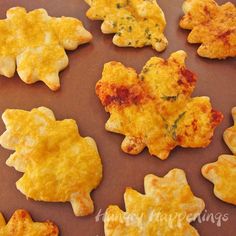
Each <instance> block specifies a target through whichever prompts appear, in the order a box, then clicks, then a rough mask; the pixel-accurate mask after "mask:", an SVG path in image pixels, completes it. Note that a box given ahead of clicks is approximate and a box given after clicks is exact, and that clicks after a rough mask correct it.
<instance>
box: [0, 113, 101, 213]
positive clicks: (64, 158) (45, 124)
mask: <svg viewBox="0 0 236 236" xmlns="http://www.w3.org/2000/svg"><path fill="white" fill-rule="evenodd" d="M3 120H4V122H5V124H6V127H7V131H6V132H5V133H4V134H3V135H2V136H1V138H0V143H1V145H2V146H4V147H6V148H9V149H13V150H15V153H14V154H12V155H11V156H10V158H9V159H8V160H7V165H9V166H13V167H14V168H15V169H16V170H18V171H21V172H24V175H23V177H22V178H21V179H20V180H18V181H17V183H16V186H17V188H18V189H19V190H20V191H21V192H22V193H23V194H25V195H26V196H27V197H30V198H32V199H34V200H40V201H51V202H66V201H71V204H72V207H73V210H74V213H75V215H87V214H90V213H92V212H93V202H92V200H91V198H90V192H91V191H92V189H94V188H96V187H97V186H98V184H99V183H100V180H101V178H102V165H101V160H100V157H99V154H98V151H97V147H96V144H95V142H94V140H93V139H92V138H90V137H86V138H82V137H81V136H80V135H79V134H78V128H77V125H76V123H75V121H74V120H69V119H68V120H63V121H56V120H55V118H54V115H53V113H52V111H50V110H49V109H47V108H37V109H33V110H32V111H31V112H27V111H22V110H6V111H5V112H4V114H3Z"/></svg>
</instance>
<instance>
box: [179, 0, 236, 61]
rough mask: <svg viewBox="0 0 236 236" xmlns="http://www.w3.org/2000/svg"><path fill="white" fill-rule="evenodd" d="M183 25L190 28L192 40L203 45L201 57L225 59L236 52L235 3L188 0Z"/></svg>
mask: <svg viewBox="0 0 236 236" xmlns="http://www.w3.org/2000/svg"><path fill="white" fill-rule="evenodd" d="M183 11H184V14H185V15H184V16H183V18H182V19H181V21H180V27H181V28H183V29H188V30H191V33H190V34H189V35H188V42H189V43H198V44H201V46H200V47H199V48H198V50H197V52H198V54H199V55H200V56H202V57H208V58H219V59H224V58H226V57H235V56H236V7H235V5H234V4H233V3H231V2H227V3H225V4H223V5H221V6H220V5H218V4H217V2H216V1H214V0H185V1H184V3H183Z"/></svg>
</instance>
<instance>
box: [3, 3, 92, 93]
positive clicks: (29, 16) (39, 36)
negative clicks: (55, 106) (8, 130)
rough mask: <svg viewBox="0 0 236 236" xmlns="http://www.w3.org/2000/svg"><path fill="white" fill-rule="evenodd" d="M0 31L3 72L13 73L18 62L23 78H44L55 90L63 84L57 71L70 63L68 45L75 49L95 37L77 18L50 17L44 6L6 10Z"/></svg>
mask: <svg viewBox="0 0 236 236" xmlns="http://www.w3.org/2000/svg"><path fill="white" fill-rule="evenodd" d="M0 34H1V37H0V74H2V75H5V76H7V77H12V76H13V75H14V73H15V69H16V65H15V63H16V62H17V72H18V74H19V76H20V78H21V79H22V80H23V81H24V82H26V83H29V84H31V83H34V82H36V81H38V80H41V81H43V82H45V83H46V84H47V86H48V87H49V88H50V89H52V90H56V89H58V88H59V87H60V81H59V77H58V73H59V72H60V71H61V70H62V69H64V68H65V67H66V66H67V65H68V58H67V55H66V53H65V49H67V50H74V49H76V48H77V47H78V45H80V44H83V43H86V42H89V41H90V40H91V38H92V36H91V34H90V33H89V32H88V31H86V30H85V29H84V27H83V25H82V23H81V22H80V21H79V20H77V19H75V18H70V17H61V18H54V17H50V16H48V14H47V12H46V10H44V9H37V10H34V11H31V12H28V13H27V12H26V10H25V9H24V8H21V7H15V8H11V9H9V10H8V11H7V19H5V20H0Z"/></svg>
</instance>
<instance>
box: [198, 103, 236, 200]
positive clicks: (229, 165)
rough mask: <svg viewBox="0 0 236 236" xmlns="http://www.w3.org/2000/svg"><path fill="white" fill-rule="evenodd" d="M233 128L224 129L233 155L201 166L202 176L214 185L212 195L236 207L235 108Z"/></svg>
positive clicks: (233, 110) (224, 156)
mask: <svg viewBox="0 0 236 236" xmlns="http://www.w3.org/2000/svg"><path fill="white" fill-rule="evenodd" d="M232 115H233V119H234V126H232V127H231V128H228V129H226V131H225V132H224V140H225V142H226V144H227V145H228V147H229V148H230V149H231V151H232V152H233V154H234V155H221V156H219V158H218V160H217V161H216V162H213V163H209V164H206V165H204V166H203V168H202V174H203V176H204V177H205V178H206V179H208V180H209V181H211V182H212V183H213V184H214V194H215V195H216V197H218V198H219V199H221V200H222V201H224V202H227V203H231V204H234V205H236V107H234V108H233V109H232Z"/></svg>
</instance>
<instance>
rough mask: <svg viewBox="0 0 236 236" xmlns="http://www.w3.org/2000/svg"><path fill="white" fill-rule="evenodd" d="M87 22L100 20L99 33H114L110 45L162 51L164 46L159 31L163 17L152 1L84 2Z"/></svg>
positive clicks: (112, 0) (113, 0)
mask: <svg viewBox="0 0 236 236" xmlns="http://www.w3.org/2000/svg"><path fill="white" fill-rule="evenodd" d="M85 1H86V2H87V3H88V4H89V5H90V9H89V10H88V11H87V16H88V18H89V19H91V20H102V21H103V24H102V26H101V29H102V32H103V33H105V34H111V33H115V36H114V37H113V43H114V44H115V45H117V46H119V47H135V48H139V47H144V46H147V45H152V47H153V48H154V49H156V50H157V51H163V50H164V49H165V48H166V46H167V44H168V42H167V39H166V38H165V36H164V34H163V31H164V29H165V26H166V21H165V16H164V13H163V11H162V10H161V8H160V7H159V6H158V5H157V3H156V0H149V1H145V0H129V1H125V0H109V1H108V0H93V1H88V0H85Z"/></svg>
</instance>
